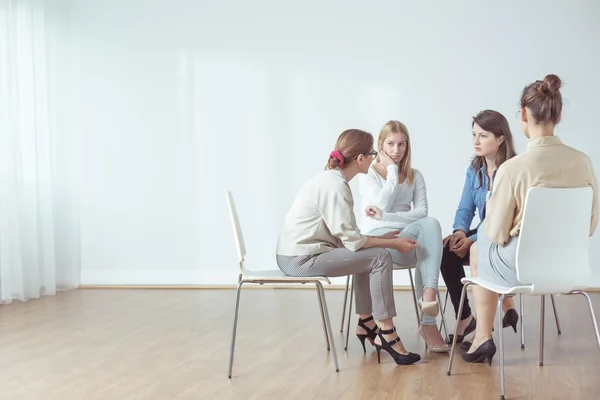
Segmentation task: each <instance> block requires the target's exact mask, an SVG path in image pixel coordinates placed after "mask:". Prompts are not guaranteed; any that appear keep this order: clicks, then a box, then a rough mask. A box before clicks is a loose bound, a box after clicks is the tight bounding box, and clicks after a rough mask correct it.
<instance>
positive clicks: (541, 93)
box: [521, 74, 562, 125]
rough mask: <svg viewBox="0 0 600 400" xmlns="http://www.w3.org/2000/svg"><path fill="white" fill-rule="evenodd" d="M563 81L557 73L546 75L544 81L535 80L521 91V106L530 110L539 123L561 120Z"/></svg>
mask: <svg viewBox="0 0 600 400" xmlns="http://www.w3.org/2000/svg"><path fill="white" fill-rule="evenodd" d="M561 86H562V82H561V80H560V78H559V77H558V76H556V75H553V74H550V75H546V77H545V78H544V80H543V81H535V82H533V83H531V84H529V85H527V86H526V87H525V89H523V92H522V93H521V108H526V109H528V110H529V113H530V115H531V116H532V117H533V119H534V120H535V123H536V124H537V125H545V124H548V123H551V124H553V125H556V124H558V123H559V122H560V118H561V114H562V95H561V94H560V87H561Z"/></svg>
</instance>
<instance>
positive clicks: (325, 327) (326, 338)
mask: <svg viewBox="0 0 600 400" xmlns="http://www.w3.org/2000/svg"><path fill="white" fill-rule="evenodd" d="M315 289H317V297H318V298H319V310H320V311H321V323H322V324H323V333H324V334H325V345H326V346H327V351H329V350H330V348H329V337H328V335H327V326H326V325H325V314H324V313H323V299H322V298H321V291H320V290H319V286H317V285H315Z"/></svg>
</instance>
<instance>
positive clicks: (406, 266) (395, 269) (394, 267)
mask: <svg viewBox="0 0 600 400" xmlns="http://www.w3.org/2000/svg"><path fill="white" fill-rule="evenodd" d="M415 267H416V265H400V264H396V263H394V264H393V266H392V269H393V270H394V271H398V270H403V269H412V268H415Z"/></svg>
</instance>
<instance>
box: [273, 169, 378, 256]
mask: <svg viewBox="0 0 600 400" xmlns="http://www.w3.org/2000/svg"><path fill="white" fill-rule="evenodd" d="M366 241H367V237H366V236H363V235H361V233H360V231H359V229H358V227H357V225H356V219H355V216H354V200H353V198H352V191H351V190H350V186H349V185H348V182H346V178H345V177H344V174H343V173H342V171H341V170H340V169H332V170H325V171H323V172H321V173H320V174H318V175H317V176H315V177H314V178H312V179H311V180H309V181H308V182H307V183H305V184H304V186H302V188H301V189H300V191H299V192H298V194H297V195H296V199H295V200H294V202H293V204H292V207H291V209H290V210H289V212H288V214H287V215H286V217H285V221H284V223H283V229H282V231H281V233H280V234H279V240H278V241H277V254H278V255H282V256H299V255H312V254H319V253H324V252H326V251H329V250H331V249H335V248H341V247H345V248H347V249H348V250H350V251H356V250H358V249H360V248H361V247H362V246H363V245H364V244H365V242H366Z"/></svg>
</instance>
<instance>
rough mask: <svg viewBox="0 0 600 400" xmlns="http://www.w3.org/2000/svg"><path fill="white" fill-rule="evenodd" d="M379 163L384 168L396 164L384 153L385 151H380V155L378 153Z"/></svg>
mask: <svg viewBox="0 0 600 400" xmlns="http://www.w3.org/2000/svg"><path fill="white" fill-rule="evenodd" d="M379 163H380V164H381V165H383V167H384V168H387V167H389V166H390V165H394V164H396V163H395V162H394V160H392V157H390V156H389V155H388V153H386V152H385V150H381V153H379Z"/></svg>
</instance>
